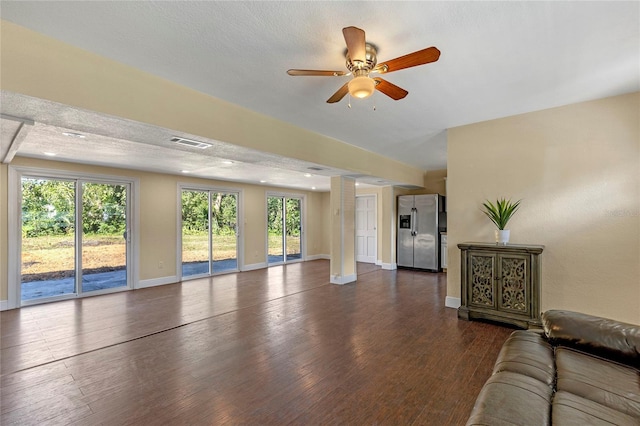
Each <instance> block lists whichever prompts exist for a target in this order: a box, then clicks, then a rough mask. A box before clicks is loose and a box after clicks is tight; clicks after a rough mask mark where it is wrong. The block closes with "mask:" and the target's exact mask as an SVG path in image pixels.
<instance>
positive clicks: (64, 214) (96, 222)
mask: <svg viewBox="0 0 640 426" xmlns="http://www.w3.org/2000/svg"><path fill="white" fill-rule="evenodd" d="M129 193H130V183H118V182H100V181H90V180H85V179H67V178H57V177H46V176H22V177H21V180H20V195H21V220H20V222H21V239H20V243H21V244H20V255H21V262H20V300H21V303H22V304H25V303H26V304H28V303H32V302H40V301H46V300H48V299H56V298H64V297H78V296H82V295H86V294H88V293H94V294H95V293H96V292H109V291H114V290H118V289H121V288H129V287H130V284H129V282H130V280H129V278H128V277H129V276H130V274H128V273H127V270H128V269H127V265H128V263H129V260H128V259H129V257H130V256H129V253H130V249H129V245H130V244H129V241H130V240H129V236H128V233H129V217H130V214H129V198H130V196H129Z"/></svg>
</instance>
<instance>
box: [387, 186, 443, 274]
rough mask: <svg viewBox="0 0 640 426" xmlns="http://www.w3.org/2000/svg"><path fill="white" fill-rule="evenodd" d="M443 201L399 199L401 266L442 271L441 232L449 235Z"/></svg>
mask: <svg viewBox="0 0 640 426" xmlns="http://www.w3.org/2000/svg"><path fill="white" fill-rule="evenodd" d="M446 227H447V224H446V213H445V209H444V197H443V196H442V195H438V194H428V195H401V196H399V197H398V246H397V253H398V259H397V263H398V266H402V267H408V268H419V269H428V270H431V271H439V270H440V232H444V231H446Z"/></svg>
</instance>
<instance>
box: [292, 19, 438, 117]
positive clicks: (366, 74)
mask: <svg viewBox="0 0 640 426" xmlns="http://www.w3.org/2000/svg"><path fill="white" fill-rule="evenodd" d="M342 34H343V35H344V40H345V42H346V43H347V52H346V55H345V56H346V60H347V69H348V70H349V72H344V71H322V70H297V69H292V70H289V71H287V74H289V75H293V76H323V77H340V76H345V75H352V76H353V78H352V79H351V80H349V81H348V82H347V83H345V84H344V85H343V86H342V87H341V88H339V89H338V91H337V92H336V93H334V94H333V96H331V97H330V98H329V99H328V100H327V103H330V104H332V103H335V102H339V101H340V100H341V99H342V98H344V97H345V95H346V94H347V93H349V94H351V96H354V97H356V98H367V97H369V96H371V94H372V93H373V91H374V90H379V91H380V92H382V93H384V94H385V95H387V96H389V97H390V98H391V99H393V100H396V101H397V100H400V99H402V98H404V97H405V96H407V94H408V93H409V92H407V91H406V90H404V89H403V88H401V87H398V86H396V85H395V84H393V83H389V82H388V81H387V80H384V79H382V78H380V77H373V78H372V77H370V74H373V73H380V74H385V73H389V72H393V71H398V70H402V69H405V68H411V67H415V66H418V65H424V64H428V63H430V62H435V61H437V60H438V58H439V57H440V51H439V50H438V49H437V48H435V47H427V48H426V49H422V50H418V51H417V52H413V53H409V54H408V55H404V56H401V57H399V58H395V59H392V60H390V61H386V62H383V63H381V64H378V58H377V52H376V47H375V46H374V45H373V44H370V43H367V42H366V40H365V35H364V31H363V30H361V29H360V28H356V27H346V28H343V29H342Z"/></svg>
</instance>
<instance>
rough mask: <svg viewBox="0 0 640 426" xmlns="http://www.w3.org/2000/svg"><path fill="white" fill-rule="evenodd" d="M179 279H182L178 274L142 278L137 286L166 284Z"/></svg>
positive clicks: (145, 286)
mask: <svg viewBox="0 0 640 426" xmlns="http://www.w3.org/2000/svg"><path fill="white" fill-rule="evenodd" d="M178 281H180V279H179V278H178V277H177V276H176V275H173V276H170V277H160V278H152V279H150V280H140V281H139V282H138V286H137V287H136V288H147V287H156V286H159V285H165V284H175V283H177V282H178Z"/></svg>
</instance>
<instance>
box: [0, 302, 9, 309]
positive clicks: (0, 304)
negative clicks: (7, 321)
mask: <svg viewBox="0 0 640 426" xmlns="http://www.w3.org/2000/svg"><path fill="white" fill-rule="evenodd" d="M7 310H9V301H8V300H0V311H7Z"/></svg>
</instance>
